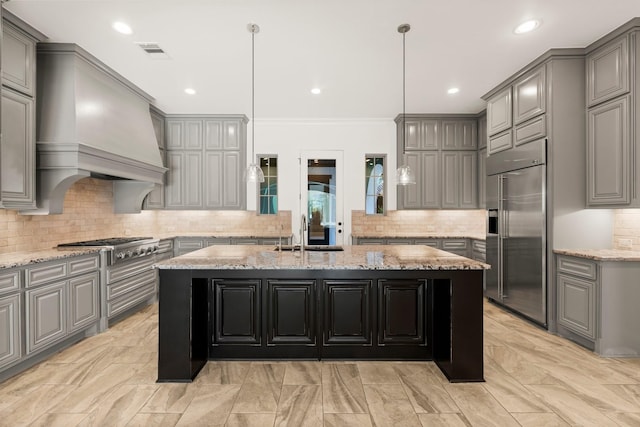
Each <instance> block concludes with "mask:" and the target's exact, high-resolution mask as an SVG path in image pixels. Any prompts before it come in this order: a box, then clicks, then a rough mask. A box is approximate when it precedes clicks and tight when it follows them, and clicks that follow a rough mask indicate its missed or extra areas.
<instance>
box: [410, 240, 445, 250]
mask: <svg viewBox="0 0 640 427" xmlns="http://www.w3.org/2000/svg"><path fill="white" fill-rule="evenodd" d="M414 244H416V245H425V246H431V247H432V248H439V247H440V243H439V242H438V239H415V240H414Z"/></svg>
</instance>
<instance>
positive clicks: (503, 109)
mask: <svg viewBox="0 0 640 427" xmlns="http://www.w3.org/2000/svg"><path fill="white" fill-rule="evenodd" d="M512 124H513V112H512V102H511V87H507V88H505V89H504V90H502V91H500V92H498V93H496V94H495V95H493V96H492V97H491V98H490V99H489V100H488V101H487V134H488V135H489V136H491V135H495V134H497V133H500V132H502V131H504V130H507V129H510V128H511V125H512Z"/></svg>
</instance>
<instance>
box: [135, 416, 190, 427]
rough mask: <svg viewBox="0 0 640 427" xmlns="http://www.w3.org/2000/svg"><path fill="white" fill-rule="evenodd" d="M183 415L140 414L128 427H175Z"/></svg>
mask: <svg viewBox="0 0 640 427" xmlns="http://www.w3.org/2000/svg"><path fill="white" fill-rule="evenodd" d="M181 416H182V414H145V413H138V414H136V415H135V416H134V417H133V418H131V420H130V421H129V422H128V423H127V426H126V427H174V426H175V425H176V424H178V421H179V420H180V417H181Z"/></svg>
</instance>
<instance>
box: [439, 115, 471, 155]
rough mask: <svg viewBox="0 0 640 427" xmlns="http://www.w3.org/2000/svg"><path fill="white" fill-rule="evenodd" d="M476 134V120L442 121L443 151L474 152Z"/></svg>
mask: <svg viewBox="0 0 640 427" xmlns="http://www.w3.org/2000/svg"><path fill="white" fill-rule="evenodd" d="M477 141H478V134H477V123H476V120H443V121H442V149H443V150H475V149H476V148H477Z"/></svg>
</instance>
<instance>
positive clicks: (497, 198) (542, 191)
mask: <svg viewBox="0 0 640 427" xmlns="http://www.w3.org/2000/svg"><path fill="white" fill-rule="evenodd" d="M545 163H546V140H545V139H540V140H536V141H533V142H529V143H527V144H524V145H521V146H518V147H514V148H512V149H510V150H506V151H502V152H499V153H496V154H493V155H491V156H489V157H488V158H487V219H488V221H487V263H488V264H491V269H490V270H487V273H486V296H487V298H489V299H490V300H493V301H494V302H496V303H498V304H501V305H503V306H505V307H507V308H509V309H511V310H513V311H515V312H517V313H519V314H521V315H523V316H525V317H527V318H529V319H530V320H533V321H534V322H536V323H539V324H541V325H543V326H547V283H546V251H547V248H546V213H545V207H546V188H545V187H546V166H545Z"/></svg>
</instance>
